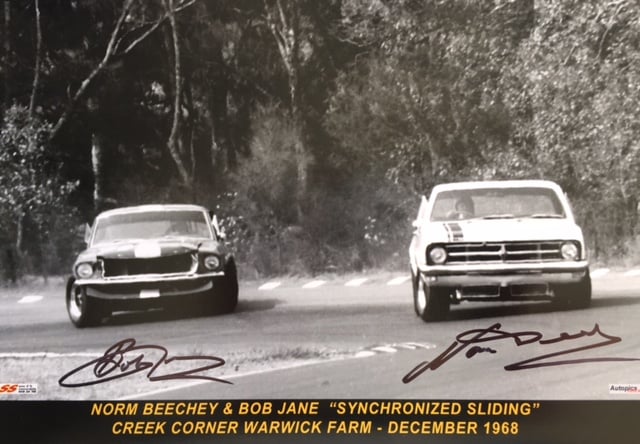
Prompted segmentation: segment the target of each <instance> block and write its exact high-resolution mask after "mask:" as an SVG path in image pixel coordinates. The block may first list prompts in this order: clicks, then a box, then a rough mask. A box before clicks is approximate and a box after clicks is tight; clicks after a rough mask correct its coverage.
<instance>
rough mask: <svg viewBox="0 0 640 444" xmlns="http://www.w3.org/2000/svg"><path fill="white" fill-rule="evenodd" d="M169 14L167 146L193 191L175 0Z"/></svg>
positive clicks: (170, 2) (170, 5) (170, 1)
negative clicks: (183, 127)
mask: <svg viewBox="0 0 640 444" xmlns="http://www.w3.org/2000/svg"><path fill="white" fill-rule="evenodd" d="M165 7H166V9H167V14H168V15H169V24H170V27H171V40H172V44H173V78H174V92H173V95H174V97H173V123H172V125H171V133H170V134H169V139H168V140H167V148H168V150H169V154H170V155H171V158H172V159H173V161H174V163H175V165H176V168H177V169H178V173H179V174H180V178H181V179H182V183H183V184H184V185H185V186H186V187H187V188H188V189H189V190H190V191H191V190H193V177H192V175H191V174H189V171H187V168H186V166H185V163H184V162H183V160H182V156H181V153H180V143H179V137H180V117H181V116H180V114H181V112H180V111H181V104H182V71H181V69H182V68H181V64H180V40H179V33H178V26H177V23H176V16H175V9H174V7H175V6H174V0H167V1H166V3H165Z"/></svg>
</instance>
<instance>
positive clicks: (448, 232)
mask: <svg viewBox="0 0 640 444" xmlns="http://www.w3.org/2000/svg"><path fill="white" fill-rule="evenodd" d="M442 225H443V226H444V229H445V230H447V238H448V239H447V240H448V241H449V242H451V241H452V240H453V233H452V232H451V227H450V226H449V224H448V223H446V222H445V223H444V224H442Z"/></svg>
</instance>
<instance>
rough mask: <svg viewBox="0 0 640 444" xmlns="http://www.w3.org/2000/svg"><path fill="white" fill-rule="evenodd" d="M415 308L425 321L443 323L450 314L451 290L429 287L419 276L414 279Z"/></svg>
mask: <svg viewBox="0 0 640 444" xmlns="http://www.w3.org/2000/svg"><path fill="white" fill-rule="evenodd" d="M413 308H414V310H415V312H416V315H418V316H419V317H420V318H421V319H422V320H423V321H425V322H431V321H442V320H444V319H446V317H447V315H448V313H449V290H448V289H446V288H436V287H431V286H429V285H427V284H426V283H425V282H424V280H423V279H422V278H421V277H420V276H417V277H415V278H414V279H413Z"/></svg>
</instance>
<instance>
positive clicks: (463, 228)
mask: <svg viewBox="0 0 640 444" xmlns="http://www.w3.org/2000/svg"><path fill="white" fill-rule="evenodd" d="M422 235H423V236H424V238H425V239H424V240H425V241H428V242H429V243H432V242H501V241H539V240H552V239H572V240H579V241H582V231H581V230H580V228H579V227H578V226H577V225H576V224H575V223H574V222H572V221H571V220H568V219H531V218H516V219H469V220H461V221H446V222H429V223H427V224H425V225H424V226H423V227H422Z"/></svg>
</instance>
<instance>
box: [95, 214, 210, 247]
mask: <svg viewBox="0 0 640 444" xmlns="http://www.w3.org/2000/svg"><path fill="white" fill-rule="evenodd" d="M211 236H212V234H211V229H210V228H209V226H208V224H207V218H206V216H205V213H203V212H202V211H170V210H169V211H145V212H135V213H120V214H112V215H110V216H106V217H101V218H99V219H98V220H97V221H96V226H95V233H94V236H93V241H92V244H93V245H95V244H99V243H103V242H114V241H124V240H132V239H157V238H172V237H195V238H209V239H211Z"/></svg>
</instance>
